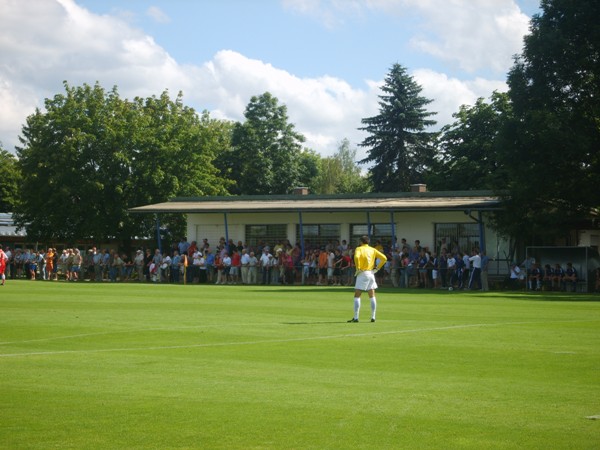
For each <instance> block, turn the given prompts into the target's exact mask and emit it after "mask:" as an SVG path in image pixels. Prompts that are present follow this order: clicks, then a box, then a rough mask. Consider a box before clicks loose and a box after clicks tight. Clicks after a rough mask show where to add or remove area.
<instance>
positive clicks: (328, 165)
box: [314, 139, 370, 194]
mask: <svg viewBox="0 0 600 450" xmlns="http://www.w3.org/2000/svg"><path fill="white" fill-rule="evenodd" d="M314 191H315V192H316V193H319V194H345V193H362V192H368V191H370V184H369V181H368V179H367V178H366V177H365V176H363V175H362V173H361V170H360V167H358V165H357V164H356V149H353V148H351V147H350V141H348V139H343V140H342V142H340V145H339V147H338V150H337V152H336V153H335V154H334V155H333V156H331V157H328V158H323V159H321V164H320V170H319V175H318V177H317V178H316V179H315V187H314Z"/></svg>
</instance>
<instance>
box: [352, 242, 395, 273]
mask: <svg viewBox="0 0 600 450" xmlns="http://www.w3.org/2000/svg"><path fill="white" fill-rule="evenodd" d="M376 259H378V260H379V264H378V266H377V270H379V269H381V268H382V267H383V266H384V265H385V263H386V261H387V257H386V256H385V255H384V254H383V253H381V252H380V251H379V250H377V249H376V248H374V247H371V246H370V245H368V244H363V245H361V246H360V247H356V250H354V265H355V266H356V270H360V271H363V272H364V271H365V270H373V269H374V268H375V260H376Z"/></svg>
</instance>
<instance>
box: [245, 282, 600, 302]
mask: <svg viewBox="0 0 600 450" xmlns="http://www.w3.org/2000/svg"><path fill="white" fill-rule="evenodd" d="M238 287H239V286H238ZM248 287H250V286H248ZM253 291H254V292H281V293H290V292H302V293H306V292H325V293H345V294H347V295H350V296H352V295H353V293H354V286H335V287H334V286H314V285H309V286H303V285H300V284H297V285H292V286H281V285H265V286H261V285H256V286H254V287H253ZM377 294H385V295H399V296H404V295H410V296H431V295H441V296H467V297H479V298H481V299H490V298H506V299H515V300H527V301H547V302H558V301H560V302H564V301H570V302H600V294H598V293H590V292H587V293H585V292H584V293H581V292H527V291H509V290H507V291H486V292H482V291H479V290H473V291H469V290H466V291H465V290H459V289H455V290H453V291H448V290H447V289H419V288H408V289H405V288H395V287H392V286H382V287H379V288H378V289H377Z"/></svg>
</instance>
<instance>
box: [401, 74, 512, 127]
mask: <svg viewBox="0 0 600 450" xmlns="http://www.w3.org/2000/svg"><path fill="white" fill-rule="evenodd" d="M412 76H413V77H414V79H415V81H416V82H417V83H419V85H421V87H422V88H423V91H422V92H421V95H423V96H424V97H426V98H429V99H432V100H433V101H432V102H431V103H430V104H429V105H428V107H427V109H428V110H429V111H435V112H437V113H438V114H436V115H435V116H434V117H433V119H435V120H436V121H437V128H441V127H442V126H444V125H446V124H449V123H452V122H454V120H455V119H454V118H453V117H452V114H453V113H455V112H457V111H458V109H459V108H460V106H462V105H473V104H475V101H476V100H477V99H478V98H480V97H483V98H485V99H488V98H489V97H490V95H491V94H492V92H493V91H498V92H504V91H506V89H507V86H506V83H505V82H504V81H501V80H485V79H483V78H475V79H473V80H467V81H463V80H459V79H457V78H451V77H448V76H447V75H446V74H443V73H439V72H435V71H433V70H429V69H419V70H416V71H414V72H413V73H412Z"/></svg>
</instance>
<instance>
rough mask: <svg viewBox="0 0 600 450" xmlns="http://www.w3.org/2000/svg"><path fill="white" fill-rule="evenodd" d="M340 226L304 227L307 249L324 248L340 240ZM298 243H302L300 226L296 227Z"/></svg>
mask: <svg viewBox="0 0 600 450" xmlns="http://www.w3.org/2000/svg"><path fill="white" fill-rule="evenodd" d="M340 230H341V226H340V224H322V225H302V234H303V236H304V247H305V248H316V247H324V246H326V245H327V244H333V243H335V242H336V241H339V240H340V232H341V231H340ZM296 242H298V243H299V242H300V225H296Z"/></svg>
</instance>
